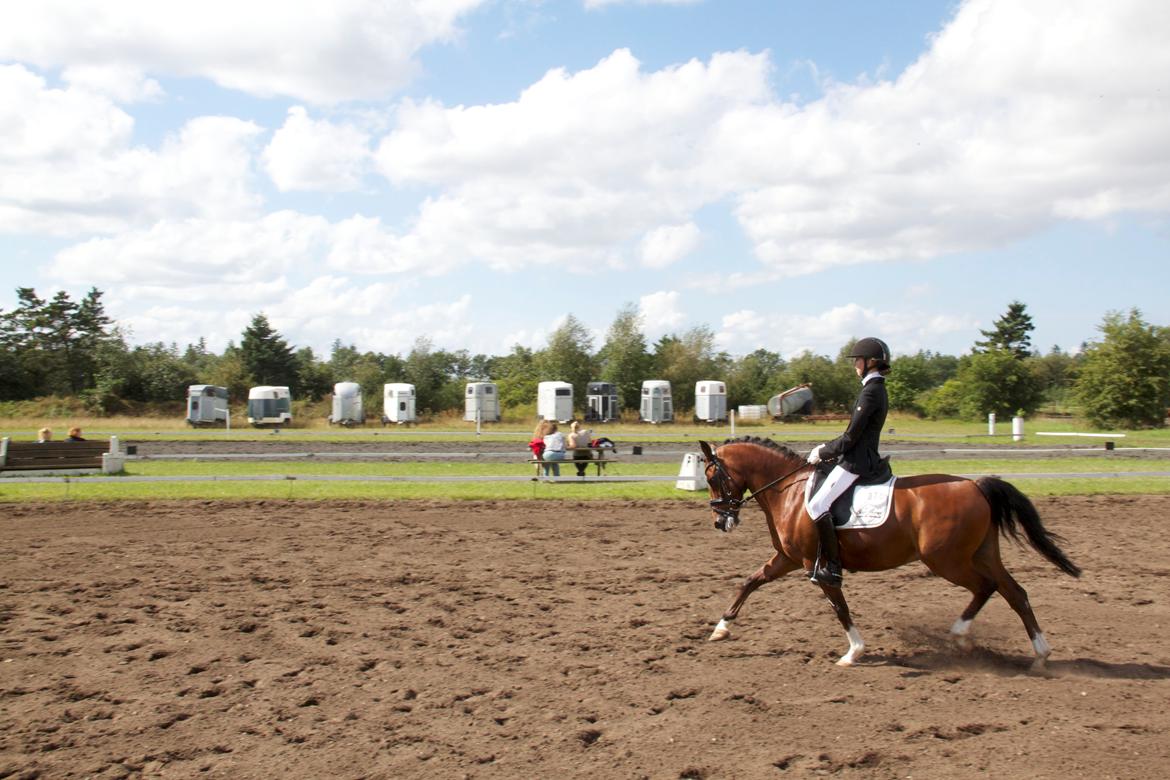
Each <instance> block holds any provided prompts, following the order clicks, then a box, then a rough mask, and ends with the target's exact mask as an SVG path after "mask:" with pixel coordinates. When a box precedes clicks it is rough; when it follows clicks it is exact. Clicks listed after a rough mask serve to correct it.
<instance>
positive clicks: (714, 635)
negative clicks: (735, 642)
mask: <svg viewBox="0 0 1170 780" xmlns="http://www.w3.org/2000/svg"><path fill="white" fill-rule="evenodd" d="M730 636H731V631H729V630H728V629H726V628H724V627H723V626H719V627H718V628H716V629H715V630H714V631H712V632H711V636H709V637H707V641H708V642H722V641H723V640H724V639H727V638H729V637H730Z"/></svg>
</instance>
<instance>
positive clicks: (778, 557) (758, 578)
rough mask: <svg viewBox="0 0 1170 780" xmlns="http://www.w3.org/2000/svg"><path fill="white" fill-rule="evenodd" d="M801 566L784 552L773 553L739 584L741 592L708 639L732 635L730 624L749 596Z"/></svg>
mask: <svg viewBox="0 0 1170 780" xmlns="http://www.w3.org/2000/svg"><path fill="white" fill-rule="evenodd" d="M799 566H800V564H799V563H797V562H796V561H793V560H791V559H789V558H788V556H786V555H784V554H783V553H780V552H777V553H776V554H775V555H773V556H772V557H771V558H770V559H769V560H768V562H767V563H765V564H764V565H763V566H761V567H760V568H758V569H756V570H755V572H753V573H752V575H751V576H750V577H748V578H747V579H746V580H744V581H743V584H742V585H740V586H739V593H737V594H736V596H735V601H733V602H731V606H730V607H728V608H727V611H726V612H724V613H723V617H722V618H721V619H720V620H719V625H717V626H715V630H714V631H712V632H711V636H709V637H707V641H709V642H718V641H720V640H722V639H727V638H728V637H730V636H731V627H730V625H728V624H729V623H731V621H733V620H735V619H736V617H738V616H739V608H740V607H742V606H743V603H744V602H745V601H747V597H748V596H750V595H752V592H753V591H754V590H755V589H756V588H758V587H760V586H761V585H763V584H764V583H766V582H771V581H772V580H774V579H776V578H777V577H782V576H784V575H785V574H787V573H788V572H790V571H793V570H795V569H796V568H797V567H799Z"/></svg>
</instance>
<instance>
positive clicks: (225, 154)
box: [0, 65, 260, 235]
mask: <svg viewBox="0 0 1170 780" xmlns="http://www.w3.org/2000/svg"><path fill="white" fill-rule="evenodd" d="M0 104H3V105H4V106H5V112H4V116H3V118H2V119H0V204H2V205H0V232H8V233H17V232H22V233H29V234H36V233H44V234H55V235H71V234H79V233H107V232H114V231H118V230H122V229H125V228H127V227H128V226H133V225H141V224H147V223H149V222H151V221H154V220H158V219H169V218H184V217H211V218H218V217H224V216H229V215H230V216H234V217H240V216H247V215H251V214H255V213H256V210H257V207H258V206H259V205H260V198H259V196H258V195H257V194H256V193H255V192H254V190H253V188H252V185H253V179H254V177H253V173H252V164H253V155H254V151H253V148H252V147H253V143H254V142H255V139H256V137H257V135H258V134H259V133H260V128H259V127H258V126H256V125H255V124H253V123H251V122H245V121H242V120H240V119H235V118H232V117H213V116H206V117H196V118H194V119H191V120H189V121H188V122H187V123H186V124H185V125H183V126H182V127H181V128H180V129H178V130H177V131H176V132H175V133H174V134H173V135H171V136H169V137H167V138H166V139H165V140H164V141H163V142H162V143H161V144H160V146H159V148H158V149H157V150H152V149H148V148H144V147H140V146H135V145H133V131H134V120H133V119H132V118H131V117H130V116H129V115H128V114H127V113H125V111H123V110H122V109H121V108H119V107H117V106H116V105H114V104H113V103H112V102H111V100H110V99H109V98H108V97H107V96H106V95H104V94H99V93H96V92H92V91H89V90H88V89H87V88H83V87H79V86H70V87H68V88H66V89H57V88H50V87H48V86H47V85H46V83H45V81H44V79H43V78H41V77H40V76H37V75H35V74H33V73H32V72H30V71H29V70H27V69H26V68H24V67H22V66H19V65H14V66H0Z"/></svg>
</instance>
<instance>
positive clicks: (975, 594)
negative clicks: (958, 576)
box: [948, 572, 996, 650]
mask: <svg viewBox="0 0 1170 780" xmlns="http://www.w3.org/2000/svg"><path fill="white" fill-rule="evenodd" d="M948 579H949V578H948ZM964 580H965V581H962V582H957V581H955V580H952V582H955V584H956V585H962V586H963V587H964V588H966V589H967V590H969V591H971V601H970V603H968V604H967V608H966V609H964V610H963V614H961V615H959V617H958V619H957V620H955V624H954V625H953V626H951V639H952V640H953V641H954V643H955V644H956V645H958V646H959V647H960V648H961V649H963V650H970V649H971V647H972V642H971V637H970V636H969V632H970V631H971V623H972V622H973V621H974V620H975V616H976V615H978V614H979V610H981V609H983V605H984V604H986V603H987V600H988V599H990V598H991V597H992V596H993V595H995V591H996V585H995V580H993V579H990V578H989V577H983V576H980V575H979V574H976V573H974V572H972V576H971V577H969V578H964Z"/></svg>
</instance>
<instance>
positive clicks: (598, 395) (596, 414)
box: [585, 382, 622, 422]
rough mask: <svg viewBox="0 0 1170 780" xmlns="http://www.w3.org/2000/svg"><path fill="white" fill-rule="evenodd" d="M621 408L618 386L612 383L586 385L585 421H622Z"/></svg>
mask: <svg viewBox="0 0 1170 780" xmlns="http://www.w3.org/2000/svg"><path fill="white" fill-rule="evenodd" d="M621 416H622V410H621V406H619V404H618V393H617V385H615V384H613V383H612V382H590V383H589V384H587V385H585V420H586V421H587V422H612V421H613V420H620V419H621Z"/></svg>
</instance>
